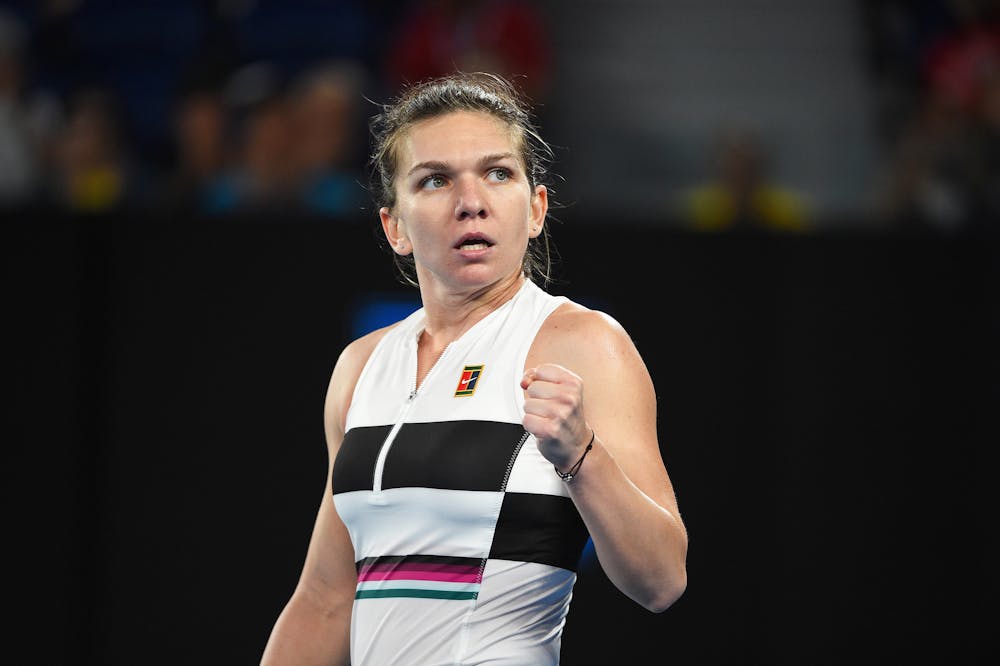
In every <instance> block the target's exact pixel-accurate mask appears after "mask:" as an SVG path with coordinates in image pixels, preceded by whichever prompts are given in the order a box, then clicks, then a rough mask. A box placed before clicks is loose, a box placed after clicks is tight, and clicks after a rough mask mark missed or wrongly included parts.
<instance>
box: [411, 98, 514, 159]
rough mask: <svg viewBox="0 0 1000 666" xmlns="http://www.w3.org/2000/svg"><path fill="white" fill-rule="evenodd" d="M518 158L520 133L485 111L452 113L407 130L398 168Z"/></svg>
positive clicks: (425, 121) (427, 119)
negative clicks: (485, 157) (466, 159)
mask: <svg viewBox="0 0 1000 666" xmlns="http://www.w3.org/2000/svg"><path fill="white" fill-rule="evenodd" d="M499 153H513V154H515V155H518V156H520V155H519V153H520V144H519V135H518V133H517V130H516V129H515V128H513V127H511V126H510V125H508V124H507V123H505V122H504V121H503V120H501V119H499V118H497V117H495V116H493V115H491V114H489V113H486V112H483V111H451V112H449V113H446V114H443V115H440V116H435V117H433V118H426V119H424V120H419V121H417V122H415V123H413V125H411V126H410V127H409V129H407V130H406V132H405V133H404V134H403V135H402V137H401V138H400V142H399V153H398V157H399V166H400V167H401V168H402V170H404V171H405V170H406V169H407V168H408V165H410V164H417V163H420V162H427V161H444V162H452V161H460V160H461V159H462V158H463V157H471V158H476V157H479V156H481V155H483V154H499Z"/></svg>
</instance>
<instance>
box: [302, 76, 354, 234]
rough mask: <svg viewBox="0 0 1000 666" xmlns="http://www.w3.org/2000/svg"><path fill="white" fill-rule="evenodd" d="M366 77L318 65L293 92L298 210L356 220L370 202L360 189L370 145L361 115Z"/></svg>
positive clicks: (303, 78) (303, 77)
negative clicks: (359, 139)
mask: <svg viewBox="0 0 1000 666" xmlns="http://www.w3.org/2000/svg"><path fill="white" fill-rule="evenodd" d="M364 81H365V71H364V69H363V68H362V67H361V65H359V64H358V63H355V62H353V61H346V60H345V61H336V62H330V63H324V64H322V65H317V66H315V67H313V68H311V69H309V70H307V71H306V72H304V73H303V74H302V75H301V76H300V77H299V78H298V80H296V81H295V83H294V84H293V86H292V88H291V89H290V91H289V112H290V114H291V129H292V134H291V136H290V142H289V159H290V161H291V164H292V168H293V169H294V173H293V177H294V179H295V188H296V190H297V201H298V203H299V205H300V206H301V207H302V208H304V209H305V210H306V211H307V212H310V213H319V214H324V215H334V216H343V215H353V214H356V213H358V211H359V210H360V209H361V208H362V206H363V205H364V204H365V203H366V202H367V200H368V196H367V193H366V191H365V189H364V187H363V186H362V183H363V182H365V181H364V178H363V174H364V169H363V167H364V164H365V159H366V154H365V149H366V148H367V143H366V142H364V141H358V137H366V136H367V134H366V133H365V132H366V127H365V125H364V120H365V119H364V118H363V117H362V115H361V108H360V103H361V100H362V95H363V90H364Z"/></svg>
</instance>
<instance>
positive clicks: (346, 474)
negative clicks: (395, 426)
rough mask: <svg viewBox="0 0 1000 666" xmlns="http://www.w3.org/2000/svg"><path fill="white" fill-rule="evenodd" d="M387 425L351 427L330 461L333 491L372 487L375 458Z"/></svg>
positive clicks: (368, 488)
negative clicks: (335, 455)
mask: <svg viewBox="0 0 1000 666" xmlns="http://www.w3.org/2000/svg"><path fill="white" fill-rule="evenodd" d="M391 429H392V428H391V427H390V426H387V425H385V426H371V427H366V428H351V429H350V430H349V431H347V434H346V435H344V441H343V442H342V443H341V445H340V450H339V451H337V458H336V460H334V463H333V492H334V494H336V493H348V492H352V491H355V490H371V489H372V486H373V485H374V484H375V461H376V460H377V459H378V452H379V449H380V448H381V447H382V442H384V441H385V438H386V436H387V435H388V434H389V430H391Z"/></svg>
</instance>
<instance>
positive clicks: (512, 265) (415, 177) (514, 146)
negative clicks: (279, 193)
mask: <svg viewBox="0 0 1000 666" xmlns="http://www.w3.org/2000/svg"><path fill="white" fill-rule="evenodd" d="M519 154H520V151H519V146H518V143H517V135H516V134H515V133H514V130H513V129H511V128H510V127H509V126H507V125H506V124H505V123H503V122H502V121H500V120H498V119H496V118H494V117H493V116H491V115H489V114H487V113H483V112H475V111H454V112H451V113H447V114H445V115H442V116H438V117H435V118H429V119H427V120H422V121H419V122H417V123H415V124H414V125H412V126H411V127H410V129H409V130H408V131H407V132H406V133H405V134H404V135H403V136H402V137H401V139H400V142H399V145H398V151H397V159H398V162H397V171H396V182H395V187H396V204H395V206H394V207H393V208H392V209H391V210H389V209H387V208H383V209H382V210H381V211H380V216H381V219H382V226H383V229H384V230H385V233H386V238H387V239H388V240H389V243H390V244H391V245H392V247H393V250H394V251H395V252H397V253H400V254H408V253H411V252H412V253H413V258H414V260H415V262H416V268H417V276H418V278H419V280H420V284H421V286H429V285H428V283H431V282H433V283H436V284H438V285H440V286H443V287H445V288H449V289H454V290H458V291H463V290H474V289H481V288H484V287H488V286H489V285H491V284H494V283H496V282H498V281H500V280H502V279H503V278H506V277H510V276H512V275H516V274H519V273H520V272H521V267H522V261H523V259H524V253H525V251H526V249H527V246H528V239H529V238H534V237H535V236H537V235H538V234H539V233H540V232H541V230H542V224H543V222H544V219H545V213H546V210H547V207H548V200H547V193H546V190H545V187H544V186H541V185H539V186H536V187H535V188H532V187H531V185H530V184H529V182H528V174H527V173H525V168H524V164H523V163H522V162H521V159H520V157H519Z"/></svg>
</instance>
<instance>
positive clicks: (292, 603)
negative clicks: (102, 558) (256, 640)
mask: <svg viewBox="0 0 1000 666" xmlns="http://www.w3.org/2000/svg"><path fill="white" fill-rule="evenodd" d="M350 632H351V605H350V604H349V603H346V602H345V603H341V604H338V605H337V606H333V607H327V608H324V607H322V606H320V605H318V604H316V603H313V602H311V601H310V600H309V598H308V597H307V596H306V595H304V594H299V593H296V594H294V595H293V596H292V598H291V599H290V600H289V602H288V604H287V605H286V606H285V608H284V609H283V610H282V612H281V615H279V616H278V620H277V622H275V624H274V629H273V630H272V631H271V636H270V638H269V639H268V642H267V646H266V647H265V648H264V654H263V657H262V658H261V662H260V663H261V666H292V665H297V664H302V665H305V664H310V665H313V664H316V665H319V664H324V665H327V664H329V665H331V666H332V665H336V666H348V665H349V664H350V663H351V652H350Z"/></svg>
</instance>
